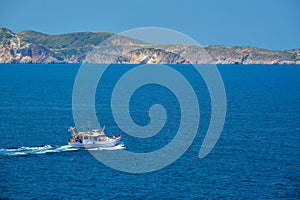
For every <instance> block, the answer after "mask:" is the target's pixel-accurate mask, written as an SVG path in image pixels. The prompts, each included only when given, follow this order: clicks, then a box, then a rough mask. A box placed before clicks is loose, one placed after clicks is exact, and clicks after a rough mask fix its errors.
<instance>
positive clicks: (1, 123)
mask: <svg viewBox="0 0 300 200" xmlns="http://www.w3.org/2000/svg"><path fill="white" fill-rule="evenodd" d="M135 67H136V65H111V66H109V68H108V69H107V71H106V72H105V74H104V76H103V78H102V79H101V81H102V83H105V84H102V86H101V87H98V88H97V93H96V99H95V102H96V112H97V117H98V119H99V121H101V123H103V124H105V125H106V133H108V134H118V133H121V135H122V142H123V144H124V145H125V147H126V150H127V151H131V152H137V153H139V152H151V151H154V150H157V149H160V148H162V147H163V146H165V145H166V144H168V143H169V142H170V141H171V139H172V138H174V137H175V134H176V130H177V129H178V126H179V125H178V124H179V121H180V119H179V117H180V115H178V112H180V106H179V104H178V101H177V100H176V96H174V94H172V92H171V91H170V90H168V89H167V88H165V87H161V86H159V85H157V84H152V85H151V84H149V85H145V86H143V87H141V88H139V89H138V90H137V91H136V92H135V93H134V94H133V96H132V98H131V105H130V114H131V116H132V119H133V120H134V122H135V123H137V124H139V125H141V126H145V125H147V124H148V123H149V122H150V119H149V116H148V111H149V106H151V105H153V104H160V105H162V106H164V107H165V109H166V110H167V114H168V121H167V123H166V124H165V125H166V127H164V128H163V129H162V130H161V132H160V133H159V134H158V135H155V136H153V137H149V138H135V137H132V136H130V135H128V134H126V133H124V132H122V130H121V129H120V128H119V127H118V125H117V124H116V122H115V121H114V118H113V115H112V111H111V104H110V103H111V102H110V97H111V94H112V91H113V88H114V85H115V84H116V83H117V81H118V80H119V79H120V77H121V76H122V74H124V73H126V72H127V71H128V70H130V69H132V68H135ZM171 67H172V68H174V69H175V70H177V71H178V72H179V73H181V74H183V75H184V76H185V77H186V79H187V80H188V81H189V82H190V83H191V85H192V87H193V89H194V91H195V93H196V95H197V97H198V99H199V102H200V110H201V112H200V113H201V120H200V124H199V129H198V132H197V135H196V138H195V139H194V141H193V143H192V144H191V146H190V147H189V148H188V150H187V151H186V152H185V153H184V154H183V155H182V156H181V157H180V158H179V159H177V160H176V161H175V162H173V163H172V164H170V165H168V166H166V167H165V168H163V169H161V170H157V171H152V172H148V173H127V172H122V171H118V170H116V169H112V168H110V167H108V166H106V165H104V164H103V163H101V162H99V161H98V160H97V159H96V158H94V157H93V155H92V154H90V153H89V151H87V150H74V149H72V148H70V147H69V146H67V140H68V139H70V133H68V131H67V129H68V128H69V127H70V126H74V121H73V115H72V91H73V84H74V81H75V77H76V74H77V72H78V70H79V68H80V65H58V64H49V65H37V64H35V65H34V64H33V65H28V64H26V65H21V64H20V65H19V64H15V65H0V92H1V93H0V95H1V96H0V134H1V137H0V174H1V176H0V199H218V198H227V199H245V198H251V199H278V198H287V199H299V198H300V67H299V66H297V65H220V66H218V69H219V72H220V74H221V76H222V78H223V82H224V86H225V90H226V97H227V114H226V120H225V124H224V128H223V131H222V134H221V136H220V138H219V140H218V142H217V144H216V146H215V147H214V148H213V150H212V151H211V152H210V153H209V154H208V156H206V157H205V158H203V159H200V158H199V156H198V154H199V149H200V147H201V144H202V141H203V138H204V136H205V134H206V131H207V128H208V125H209V121H210V112H211V109H210V105H211V102H210V98H209V92H208V90H207V87H206V85H205V81H204V80H202V79H201V76H199V75H197V74H196V73H195V71H194V70H193V69H192V68H191V67H189V66H187V65H171ZM174 84H176V81H175V82H174ZM175 150H176V149H175ZM103 151H106V150H103ZM114 151H115V152H116V153H117V152H118V149H114Z"/></svg>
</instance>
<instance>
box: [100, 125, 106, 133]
mask: <svg viewBox="0 0 300 200" xmlns="http://www.w3.org/2000/svg"><path fill="white" fill-rule="evenodd" d="M104 130H105V124H104V126H103V128H102V131H101V132H102V133H104Z"/></svg>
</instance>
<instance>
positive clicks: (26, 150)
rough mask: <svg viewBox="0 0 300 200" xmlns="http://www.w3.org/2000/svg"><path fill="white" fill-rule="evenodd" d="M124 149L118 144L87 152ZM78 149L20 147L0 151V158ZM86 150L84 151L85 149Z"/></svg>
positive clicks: (66, 147) (64, 147) (64, 146)
mask: <svg viewBox="0 0 300 200" xmlns="http://www.w3.org/2000/svg"><path fill="white" fill-rule="evenodd" d="M121 149H125V146H124V145H123V144H119V145H117V146H114V147H101V148H94V149H88V150H121ZM78 150H80V148H74V147H71V146H69V145H63V146H52V145H44V146H37V147H20V148H11V149H10V148H9V149H0V156H1V155H2V156H5V155H9V156H17V155H32V154H45V153H59V152H66V151H78ZM85 150H86V149H85Z"/></svg>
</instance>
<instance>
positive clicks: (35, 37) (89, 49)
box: [0, 28, 300, 64]
mask: <svg viewBox="0 0 300 200" xmlns="http://www.w3.org/2000/svg"><path fill="white" fill-rule="evenodd" d="M103 42H104V44H105V43H107V45H103ZM100 43H102V44H101V46H98V45H99V44H100ZM204 50H205V51H204ZM0 63H128V64H138V63H153V64H155V63H170V64H176V63H195V64H197V63H199V64H300V49H294V50H284V51H274V50H267V49H261V48H256V47H247V46H234V47H232V46H223V45H213V46H205V47H198V46H189V45H184V44H181V45H163V44H149V43H145V42H142V41H139V40H135V39H132V38H127V37H123V36H119V35H115V34H113V33H107V32H98V33H92V32H79V33H68V34H61V35H47V34H44V33H40V32H36V31H22V32H19V33H14V32H12V31H11V30H9V29H7V28H1V29H0Z"/></svg>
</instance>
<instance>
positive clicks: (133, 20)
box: [0, 0, 300, 49]
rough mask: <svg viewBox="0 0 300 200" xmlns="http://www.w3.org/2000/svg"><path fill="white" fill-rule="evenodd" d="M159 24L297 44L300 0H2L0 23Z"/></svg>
mask: <svg viewBox="0 0 300 200" xmlns="http://www.w3.org/2000/svg"><path fill="white" fill-rule="evenodd" d="M146 26H158V27H165V28H170V29H174V30H177V31H180V32H182V33H185V34H187V35H189V36H190V37H192V38H194V39H195V40H197V41H198V42H199V43H200V44H202V45H210V44H224V45H250V46H257V47H262V48H268V49H292V48H300V0H194V1H189V0H185V1H182V0H181V1H176V0H151V1H143V0H131V1H130V0H129V1H125V0H120V1H114V0H105V1H100V0H98V1H92V0H86V1H81V2H77V1H75V0H74V1H71V0H69V1H63V0H26V1H22V0H21V1H17V0H1V2H0V27H7V28H10V29H11V30H13V31H14V32H18V31H22V30H36V31H40V32H44V33H48V34H60V33H68V32H78V31H80V32H83V31H94V32H98V31H99V32H102V31H105V32H113V33H119V32H122V31H125V30H127V29H132V28H137V27H146Z"/></svg>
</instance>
